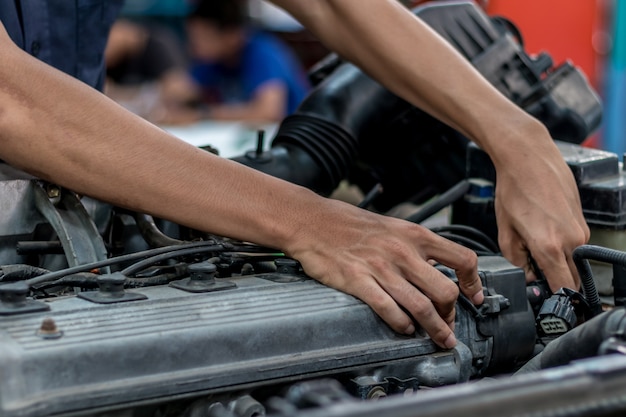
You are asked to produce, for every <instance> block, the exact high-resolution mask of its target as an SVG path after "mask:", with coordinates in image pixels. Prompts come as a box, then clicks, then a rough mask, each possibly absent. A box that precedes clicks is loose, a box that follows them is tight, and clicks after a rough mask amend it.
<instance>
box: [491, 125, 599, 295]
mask: <svg viewBox="0 0 626 417" xmlns="http://www.w3.org/2000/svg"><path fill="white" fill-rule="evenodd" d="M540 136H542V137H540V138H538V139H539V140H537V141H536V142H534V141H529V142H530V143H528V142H527V144H526V145H525V146H524V147H523V148H520V149H519V150H518V152H517V155H515V158H514V159H512V160H508V163H505V164H502V163H501V164H500V165H499V166H498V164H496V171H497V185H496V201H495V206H496V217H497V221H498V230H499V236H498V241H499V244H500V248H501V250H502V254H503V255H504V256H505V257H506V258H507V259H509V261H511V262H512V263H513V264H514V265H517V266H520V267H523V268H524V270H525V271H526V280H527V281H533V280H535V279H536V278H537V276H536V273H535V271H533V269H532V267H531V264H530V261H529V256H530V255H531V254H532V257H533V258H534V259H535V261H536V262H537V265H538V267H539V268H540V269H541V270H542V272H543V273H544V275H545V276H546V278H547V279H548V283H549V284H550V288H551V289H552V291H556V290H558V289H559V288H561V287H566V288H571V289H573V290H578V289H579V287H580V279H579V277H578V273H577V271H576V267H575V265H574V262H573V260H572V252H573V250H574V249H575V248H576V247H578V246H580V245H582V244H584V243H586V242H587V240H588V239H589V227H588V226H587V223H586V222H585V219H584V217H583V214H582V208H581V204H580V197H579V195H578V188H577V187H576V183H575V181H574V177H573V175H572V173H571V171H570V169H569V167H568V166H567V164H566V163H565V161H564V160H563V157H562V156H561V154H560V152H559V150H558V148H557V147H556V145H555V144H554V143H553V142H552V140H551V138H550V137H549V134H548V133H547V130H545V129H544V132H542V134H541V135H540ZM545 136H547V138H546V137H545ZM501 162H502V161H501Z"/></svg>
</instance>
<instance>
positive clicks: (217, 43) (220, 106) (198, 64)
mask: <svg viewBox="0 0 626 417" xmlns="http://www.w3.org/2000/svg"><path fill="white" fill-rule="evenodd" d="M246 6H247V2H244V1H240V0H200V1H198V2H196V3H195V5H194V7H193V8H192V11H191V13H190V14H189V15H188V17H187V20H186V33H187V39H188V43H189V51H190V54H191V58H192V60H193V63H192V65H191V68H190V85H189V88H190V91H192V90H191V89H193V93H192V94H190V96H189V97H188V101H190V102H195V104H196V107H195V108H188V109H180V108H179V109H175V110H173V109H170V112H169V114H168V116H167V117H166V118H165V121H166V122H167V121H171V122H185V121H195V120H201V119H212V120H240V121H255V122H278V121H280V120H282V119H283V118H284V117H285V116H287V115H289V114H290V113H292V112H293V111H294V110H295V109H296V107H297V106H298V104H299V103H300V102H301V101H302V99H303V98H304V97H305V95H306V94H307V92H308V89H309V85H308V82H307V79H306V73H305V71H304V69H303V68H302V66H301V64H300V62H299V61H298V59H297V58H296V56H295V55H294V53H293V52H292V50H291V49H290V48H289V47H288V46H286V45H285V44H283V43H282V42H281V41H280V40H279V39H278V38H276V37H274V36H272V35H271V34H269V33H266V32H264V31H261V30H259V29H257V28H255V27H254V26H253V25H252V24H251V23H250V20H249V15H248V9H247V7H246ZM168 119H169V120H168Z"/></svg>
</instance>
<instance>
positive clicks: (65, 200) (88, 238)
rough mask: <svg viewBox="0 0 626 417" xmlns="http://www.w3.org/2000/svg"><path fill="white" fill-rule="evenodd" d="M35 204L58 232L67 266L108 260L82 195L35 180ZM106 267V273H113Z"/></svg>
mask: <svg viewBox="0 0 626 417" xmlns="http://www.w3.org/2000/svg"><path fill="white" fill-rule="evenodd" d="M33 185H34V187H33V188H34V194H35V205H36V207H37V209H38V210H39V212H40V213H41V214H42V215H43V216H44V217H45V219H46V220H47V221H48V223H50V225H51V226H52V228H53V229H54V231H55V232H56V234H57V236H58V237H59V240H60V241H61V245H62V246H63V251H64V252H65V257H66V258H67V263H68V265H69V266H78V265H83V264H86V263H91V262H96V261H102V260H105V259H107V250H106V248H105V246H104V241H103V240H102V237H101V236H100V234H99V233H98V229H97V227H96V225H95V224H94V222H93V220H92V219H91V217H90V216H89V214H88V213H87V210H85V207H84V206H83V204H82V203H81V201H80V199H79V198H78V196H77V195H76V194H75V193H74V192H71V191H69V190H62V189H61V188H59V187H57V186H55V185H52V184H48V183H45V182H43V181H39V180H33ZM109 272H110V271H109V268H108V267H104V268H102V273H109Z"/></svg>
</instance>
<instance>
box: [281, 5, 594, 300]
mask: <svg viewBox="0 0 626 417" xmlns="http://www.w3.org/2000/svg"><path fill="white" fill-rule="evenodd" d="M274 3H276V4H277V5H279V6H281V7H283V8H285V9H286V10H287V11H289V12H290V13H291V14H293V15H294V16H295V17H296V18H297V19H298V20H300V21H301V22H302V23H303V24H304V25H305V26H307V28H308V29H310V30H311V31H312V32H313V33H314V34H315V35H316V36H317V37H318V38H319V39H320V40H321V41H322V42H323V43H325V44H326V46H328V47H329V48H330V49H333V50H335V51H336V52H338V53H339V54H340V55H342V56H343V57H345V58H346V59H348V60H349V61H352V62H353V63H355V64H356V65H358V66H359V67H360V68H362V69H363V70H364V71H365V72H367V73H369V74H370V75H371V76H372V77H373V78H375V79H377V80H378V81H380V82H381V83H382V84H384V85H385V86H386V87H387V88H389V89H390V90H392V91H393V92H395V93H396V94H397V95H399V96H401V97H402V98H404V99H406V100H407V101H409V102H411V103H412V104H414V105H416V106H417V107H420V108H421V109H423V110H425V111H427V112H429V113H430V114H432V115H433V116H435V117H437V118H439V119H440V120H442V121H443V122H445V123H447V124H448V125H450V126H452V127H454V128H456V129H457V130H459V131H460V132H461V133H463V134H464V135H465V136H467V137H468V138H470V139H471V140H473V141H474V142H476V143H477V144H478V145H480V146H481V147H482V148H483V149H484V150H485V151H486V152H487V153H488V154H489V155H490V157H491V159H492V160H493V162H494V164H495V167H496V172H497V189H496V216H497V220H498V228H499V242H500V247H501V249H502V252H503V254H504V255H505V256H506V257H507V258H508V259H509V260H510V261H511V262H513V263H514V264H516V265H519V266H522V267H524V269H525V270H526V273H527V278H528V279H533V278H534V273H533V271H532V270H531V267H530V262H529V261H528V257H529V254H531V253H532V256H533V257H534V258H535V260H536V261H537V264H538V265H539V267H540V268H541V269H542V270H543V272H544V273H545V275H546V276H547V278H548V280H549V283H550V286H551V288H552V289H553V290H556V289H558V288H560V287H569V288H573V289H578V287H579V280H578V275H577V273H576V269H575V266H574V264H573V262H572V258H571V254H572V251H573V249H574V248H575V247H577V246H579V245H581V244H583V243H585V242H586V241H587V239H588V238H589V229H588V227H587V225H586V223H585V221H584V218H583V216H582V210H581V206H580V201H579V196H578V191H577V189H576V186H575V183H574V180H573V177H572V175H571V172H570V170H569V168H568V167H567V165H566V164H565V162H564V161H563V158H562V157H561V155H560V153H559V151H558V149H557V148H556V146H555V144H554V143H553V141H552V139H551V138H550V135H549V133H548V132H547V130H546V129H545V127H544V126H543V125H541V124H540V123H539V122H538V121H537V120H535V119H534V118H532V117H530V116H529V115H527V114H526V113H524V112H523V111H522V110H520V109H519V108H518V107H517V106H515V105H514V104H513V103H512V102H510V101H509V100H508V99H506V98H505V97H504V96H502V95H501V94H500V93H499V92H498V91H497V90H496V89H495V88H493V87H492V86H491V85H490V84H489V83H488V82H487V81H486V80H485V79H484V78H483V77H482V76H481V75H480V74H479V73H478V72H477V71H476V70H475V69H474V68H473V67H472V66H471V65H470V64H469V63H468V62H467V61H466V60H465V59H464V58H462V57H461V56H460V55H459V54H458V53H457V52H456V51H455V50H454V49H453V48H452V47H451V46H450V45H449V44H448V43H447V42H445V41H444V40H443V39H442V38H441V37H440V36H439V35H437V34H436V33H435V32H434V31H433V30H431V29H430V28H429V27H428V26H427V25H425V24H424V23H423V22H421V21H420V20H419V19H417V18H416V17H415V16H414V15H413V14H411V13H410V12H409V11H407V10H406V9H405V8H404V7H403V6H401V5H400V4H399V3H398V2H396V1H393V0H364V1H361V2H350V1H342V0H326V1H317V2H306V1H303V0H275V1H274ZM364 45H367V47H364Z"/></svg>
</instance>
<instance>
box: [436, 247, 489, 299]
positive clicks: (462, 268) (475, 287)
mask: <svg viewBox="0 0 626 417" xmlns="http://www.w3.org/2000/svg"><path fill="white" fill-rule="evenodd" d="M435 237H436V240H435V241H434V242H433V243H434V244H433V245H430V246H429V247H428V248H427V253H426V255H427V256H428V257H429V258H431V259H434V260H436V261H437V262H439V263H441V264H443V265H445V266H447V267H449V268H452V269H454V271H455V273H456V276H457V278H458V280H459V287H460V288H461V292H462V293H463V294H465V296H467V297H468V298H469V299H470V300H472V302H473V303H474V304H482V303H483V301H484V299H485V296H484V294H483V286H482V283H481V282H480V277H479V276H478V257H477V255H476V253H474V251H472V250H470V249H468V248H466V247H464V246H461V245H458V244H456V243H454V242H452V241H450V240H448V239H446V238H443V237H441V236H438V235H435ZM425 292H427V291H425ZM427 295H429V296H430V295H431V294H427Z"/></svg>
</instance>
